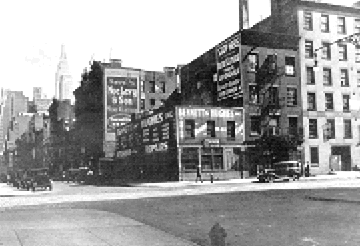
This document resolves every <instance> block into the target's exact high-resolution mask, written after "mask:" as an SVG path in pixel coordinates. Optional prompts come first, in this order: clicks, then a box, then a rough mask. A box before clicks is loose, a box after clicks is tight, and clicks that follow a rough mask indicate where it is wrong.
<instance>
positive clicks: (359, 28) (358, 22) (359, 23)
mask: <svg viewBox="0 0 360 246" xmlns="http://www.w3.org/2000/svg"><path fill="white" fill-rule="evenodd" d="M354 29H355V30H354V33H360V19H355V28H354Z"/></svg>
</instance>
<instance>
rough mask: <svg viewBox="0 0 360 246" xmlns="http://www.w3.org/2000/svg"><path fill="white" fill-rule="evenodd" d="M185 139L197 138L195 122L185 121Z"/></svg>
mask: <svg viewBox="0 0 360 246" xmlns="http://www.w3.org/2000/svg"><path fill="white" fill-rule="evenodd" d="M185 138H195V120H185Z"/></svg>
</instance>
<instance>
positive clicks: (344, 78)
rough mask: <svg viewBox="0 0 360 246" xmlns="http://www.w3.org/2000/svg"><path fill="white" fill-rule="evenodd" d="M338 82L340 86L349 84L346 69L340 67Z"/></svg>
mask: <svg viewBox="0 0 360 246" xmlns="http://www.w3.org/2000/svg"><path fill="white" fill-rule="evenodd" d="M340 82H341V86H342V87H348V86H349V74H348V70H347V69H340Z"/></svg>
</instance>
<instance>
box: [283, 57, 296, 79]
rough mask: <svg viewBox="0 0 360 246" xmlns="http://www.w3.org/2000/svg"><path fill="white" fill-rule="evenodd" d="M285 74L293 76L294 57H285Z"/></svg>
mask: <svg viewBox="0 0 360 246" xmlns="http://www.w3.org/2000/svg"><path fill="white" fill-rule="evenodd" d="M285 74H286V76H295V57H289V56H286V57H285Z"/></svg>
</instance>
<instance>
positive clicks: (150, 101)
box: [140, 98, 165, 110]
mask: <svg viewBox="0 0 360 246" xmlns="http://www.w3.org/2000/svg"><path fill="white" fill-rule="evenodd" d="M159 101H160V103H161V105H163V104H164V103H165V100H164V99H160V100H159ZM149 104H150V107H154V106H155V105H156V99H154V98H151V99H149ZM140 109H142V110H143V109H145V99H141V105H140Z"/></svg>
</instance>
